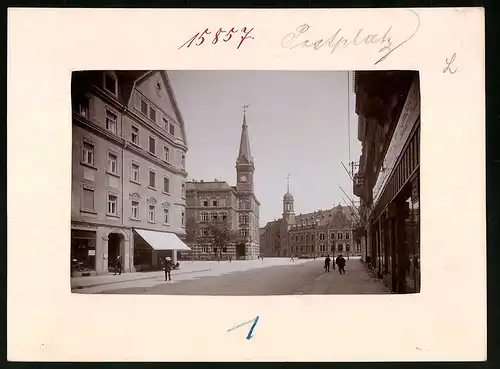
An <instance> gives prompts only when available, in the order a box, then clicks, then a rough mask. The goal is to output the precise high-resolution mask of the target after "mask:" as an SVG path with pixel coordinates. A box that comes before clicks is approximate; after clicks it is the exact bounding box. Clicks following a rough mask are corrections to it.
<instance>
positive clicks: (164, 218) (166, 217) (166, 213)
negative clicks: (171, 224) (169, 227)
mask: <svg viewBox="0 0 500 369" xmlns="http://www.w3.org/2000/svg"><path fill="white" fill-rule="evenodd" d="M163 223H164V224H168V209H163Z"/></svg>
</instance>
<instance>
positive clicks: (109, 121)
mask: <svg viewBox="0 0 500 369" xmlns="http://www.w3.org/2000/svg"><path fill="white" fill-rule="evenodd" d="M117 119H118V117H117V116H116V114H114V113H112V112H110V111H109V110H106V129H107V130H108V131H110V132H113V133H115V134H116V121H117Z"/></svg>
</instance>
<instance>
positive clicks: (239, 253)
mask: <svg viewBox="0 0 500 369" xmlns="http://www.w3.org/2000/svg"><path fill="white" fill-rule="evenodd" d="M245 254H246V253H245V244H244V243H240V244H238V245H236V259H244V258H245Z"/></svg>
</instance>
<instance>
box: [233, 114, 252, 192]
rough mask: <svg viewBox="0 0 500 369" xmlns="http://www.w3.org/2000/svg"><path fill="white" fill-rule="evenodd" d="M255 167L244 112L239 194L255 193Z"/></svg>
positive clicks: (238, 172)
mask: <svg viewBox="0 0 500 369" xmlns="http://www.w3.org/2000/svg"><path fill="white" fill-rule="evenodd" d="M254 172H255V166H254V162H253V158H252V154H251V153H250V139H249V138H248V126H247V118H246V112H245V111H243V125H242V126H241V139H240V152H239V154H238V158H237V159H236V174H237V182H236V191H237V192H238V193H239V194H243V193H248V194H251V193H253V190H254V186H253V175H254Z"/></svg>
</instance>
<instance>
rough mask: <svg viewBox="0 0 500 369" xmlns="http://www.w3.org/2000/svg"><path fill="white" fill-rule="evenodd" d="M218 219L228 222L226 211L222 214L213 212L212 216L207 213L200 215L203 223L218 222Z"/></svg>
mask: <svg viewBox="0 0 500 369" xmlns="http://www.w3.org/2000/svg"><path fill="white" fill-rule="evenodd" d="M218 219H221V220H224V221H225V220H227V213H226V212H225V211H221V212H220V213H217V212H215V211H212V212H211V213H210V214H209V213H206V212H201V213H200V220H201V221H202V222H208V221H209V220H210V221H216V220H218Z"/></svg>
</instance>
